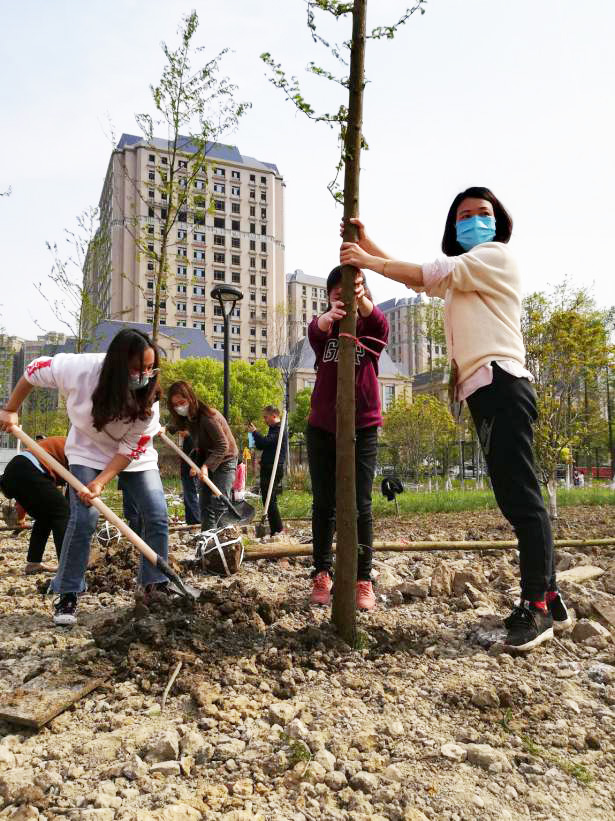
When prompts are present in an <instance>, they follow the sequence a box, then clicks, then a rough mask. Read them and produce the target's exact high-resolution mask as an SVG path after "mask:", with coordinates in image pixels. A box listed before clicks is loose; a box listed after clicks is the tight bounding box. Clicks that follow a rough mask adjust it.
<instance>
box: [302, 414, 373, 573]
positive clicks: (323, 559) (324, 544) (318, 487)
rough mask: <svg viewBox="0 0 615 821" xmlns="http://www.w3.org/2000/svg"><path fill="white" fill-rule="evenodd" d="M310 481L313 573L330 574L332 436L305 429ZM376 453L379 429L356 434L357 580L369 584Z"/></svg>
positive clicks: (320, 430)
mask: <svg viewBox="0 0 615 821" xmlns="http://www.w3.org/2000/svg"><path fill="white" fill-rule="evenodd" d="M306 441H307V450H308V461H309V465H310V478H311V480H312V498H313V501H312V541H313V543H314V570H315V572H316V573H318V572H320V571H321V570H328V571H330V570H331V567H332V565H333V556H332V551H331V546H332V543H333V533H334V532H335V434H334V433H329V432H328V431H326V430H322V429H321V428H313V427H311V426H310V425H308V428H307V433H306ZM377 452H378V428H377V427H370V428H360V429H359V430H358V431H357V432H356V440H355V467H356V489H357V536H358V542H359V555H358V557H357V579H358V580H359V581H369V579H370V575H371V571H372V545H373V538H374V534H373V529H374V528H373V519H372V486H373V484H374V473H375V471H376V455H377Z"/></svg>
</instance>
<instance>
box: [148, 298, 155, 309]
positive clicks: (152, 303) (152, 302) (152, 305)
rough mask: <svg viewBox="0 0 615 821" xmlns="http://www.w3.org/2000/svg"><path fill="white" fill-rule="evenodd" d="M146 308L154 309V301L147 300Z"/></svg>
mask: <svg viewBox="0 0 615 821" xmlns="http://www.w3.org/2000/svg"><path fill="white" fill-rule="evenodd" d="M147 307H148V308H153V307H154V300H153V299H148V300H147Z"/></svg>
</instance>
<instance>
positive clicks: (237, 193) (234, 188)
mask: <svg viewBox="0 0 615 821" xmlns="http://www.w3.org/2000/svg"><path fill="white" fill-rule="evenodd" d="M231 194H232V195H233V196H234V197H239V196H241V188H240V187H239V186H238V185H231Z"/></svg>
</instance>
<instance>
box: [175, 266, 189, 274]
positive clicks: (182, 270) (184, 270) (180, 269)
mask: <svg viewBox="0 0 615 821" xmlns="http://www.w3.org/2000/svg"><path fill="white" fill-rule="evenodd" d="M187 273H188V269H187V268H186V266H185V265H178V266H177V275H178V276H180V277H185V276H186V274H187Z"/></svg>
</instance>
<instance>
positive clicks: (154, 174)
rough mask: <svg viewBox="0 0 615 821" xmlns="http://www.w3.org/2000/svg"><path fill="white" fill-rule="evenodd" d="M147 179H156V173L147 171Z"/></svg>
mask: <svg viewBox="0 0 615 821" xmlns="http://www.w3.org/2000/svg"><path fill="white" fill-rule="evenodd" d="M147 179H148V180H155V179H156V173H155V172H154V171H148V174H147Z"/></svg>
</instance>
